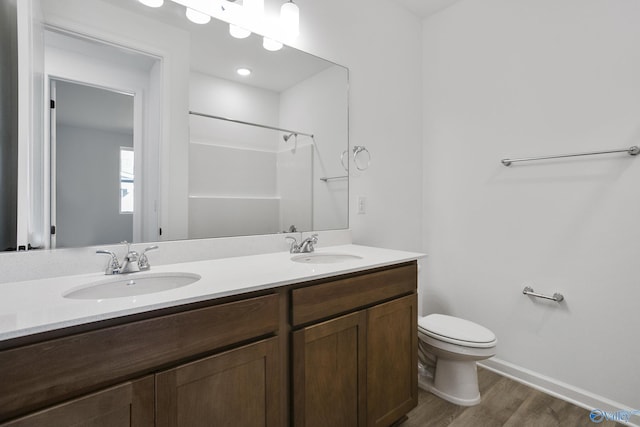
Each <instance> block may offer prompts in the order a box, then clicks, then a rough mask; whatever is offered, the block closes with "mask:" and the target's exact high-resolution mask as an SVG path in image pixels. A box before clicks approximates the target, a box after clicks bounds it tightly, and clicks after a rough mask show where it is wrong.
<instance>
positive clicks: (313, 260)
mask: <svg viewBox="0 0 640 427" xmlns="http://www.w3.org/2000/svg"><path fill="white" fill-rule="evenodd" d="M354 259H362V257H361V256H358V255H351V254H339V253H328V252H324V253H323V252H311V253H308V254H300V255H296V256H294V257H291V261H293V262H300V263H304V264H335V263H338V262H345V261H350V260H354Z"/></svg>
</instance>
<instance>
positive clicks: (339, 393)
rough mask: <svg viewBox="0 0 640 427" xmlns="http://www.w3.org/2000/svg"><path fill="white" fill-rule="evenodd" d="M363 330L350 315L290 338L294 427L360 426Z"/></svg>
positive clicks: (361, 315) (359, 315) (361, 321)
mask: <svg viewBox="0 0 640 427" xmlns="http://www.w3.org/2000/svg"><path fill="white" fill-rule="evenodd" d="M365 325H366V313H365V312H356V313H353V314H349V315H346V316H342V317H338V318H336V319H333V320H329V321H327V322H323V323H319V324H317V325H313V326H309V327H306V328H304V329H301V330H299V331H296V332H294V333H293V380H292V381H293V385H292V386H293V390H292V401H293V419H294V425H295V426H296V427H303V426H304V427H316V426H317V427H327V426H330V427H342V426H344V427H355V426H364V425H365V416H366V411H365V404H366V402H365V401H364V397H365V393H364V391H365V388H366V383H365V379H366V351H367V346H366V326H365Z"/></svg>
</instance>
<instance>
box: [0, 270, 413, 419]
mask: <svg viewBox="0 0 640 427" xmlns="http://www.w3.org/2000/svg"><path fill="white" fill-rule="evenodd" d="M416 273H417V267H416V263H415V262H408V263H403V264H399V265H393V266H387V267H381V268H377V269H373V270H368V271H361V272H354V273H350V274H346V275H341V276H337V277H331V278H326V279H321V280H314V281H310V282H304V283H299V284H293V285H289V286H283V287H280V288H277V289H275V290H265V291H262V292H256V293H254V294H251V295H238V296H233V297H228V298H223V299H218V300H211V301H204V302H200V303H196V304H191V305H188V306H184V307H171V308H167V309H164V310H159V311H157V312H153V313H141V314H139V315H134V316H129V317H127V318H118V319H112V320H110V321H104V322H100V323H95V324H88V325H81V326H78V327H74V328H70V329H67V330H59V331H53V332H52V333H45V334H43V335H40V336H33V337H24V338H22V339H19V340H17V341H14V342H2V343H0V345H1V346H2V347H1V349H0V427H18V426H20V427H36V426H38V427H39V426H45V425H46V426H52V427H56V426H60V427H63V426H64V427H70V426H85V427H102V426H108V427H129V426H131V427H151V426H162V427H198V426H210V425H215V426H230V427H253V426H256V427H257V426H261V427H285V426H287V425H295V426H306V427H314V426H322V427H325V426H331V427H341V426H344V427H355V426H358V427H365V426H380V427H387V426H389V425H392V424H393V423H395V422H396V421H398V420H399V419H401V418H402V417H403V416H404V415H405V414H406V413H407V412H409V410H410V409H411V408H413V407H414V406H415V405H416V404H417V330H416V329H417V313H416V300H417V296H416V286H417V274H416Z"/></svg>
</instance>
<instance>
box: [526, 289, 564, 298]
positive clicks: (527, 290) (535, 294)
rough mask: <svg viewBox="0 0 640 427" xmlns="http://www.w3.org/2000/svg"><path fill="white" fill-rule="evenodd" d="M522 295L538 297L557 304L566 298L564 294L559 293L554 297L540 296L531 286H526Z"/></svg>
mask: <svg viewBox="0 0 640 427" xmlns="http://www.w3.org/2000/svg"><path fill="white" fill-rule="evenodd" d="M522 293H523V294H525V295H530V296H532V297H536V298H544V299H550V300H551V301H555V302H560V301H562V300H564V296H563V295H562V294H559V293H557V292H556V293H555V294H553V296H549V295H543V294H539V293H537V292H535V291H534V290H533V288H532V287H531V286H525V288H524V289H523V290H522Z"/></svg>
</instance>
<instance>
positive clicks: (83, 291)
mask: <svg viewBox="0 0 640 427" xmlns="http://www.w3.org/2000/svg"><path fill="white" fill-rule="evenodd" d="M198 280H200V275H198V274H192V273H133V274H127V275H123V276H116V277H114V278H109V279H104V280H100V281H97V282H92V283H87V284H85V285H82V286H79V287H77V288H73V289H71V290H69V291H67V292H65V293H64V294H62V296H63V297H65V298H71V299H95V300H99V299H108V298H121V297H131V296H136V295H144V294H153V293H156V292H162V291H168V290H170V289H176V288H181V287H183V286H187V285H190V284H192V283H195V282H197V281H198Z"/></svg>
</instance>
